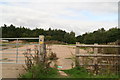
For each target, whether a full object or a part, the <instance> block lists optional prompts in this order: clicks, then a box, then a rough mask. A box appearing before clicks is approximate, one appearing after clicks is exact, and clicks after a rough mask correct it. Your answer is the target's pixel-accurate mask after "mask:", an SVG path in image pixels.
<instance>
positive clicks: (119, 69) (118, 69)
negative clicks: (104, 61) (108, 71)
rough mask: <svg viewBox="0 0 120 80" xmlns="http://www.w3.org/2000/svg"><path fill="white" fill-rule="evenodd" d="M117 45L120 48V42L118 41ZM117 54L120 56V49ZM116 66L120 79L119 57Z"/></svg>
mask: <svg viewBox="0 0 120 80" xmlns="http://www.w3.org/2000/svg"><path fill="white" fill-rule="evenodd" d="M117 45H118V46H120V40H117ZM117 54H118V55H120V48H118V50H117ZM116 66H117V75H119V77H120V58H119V57H117V63H116Z"/></svg>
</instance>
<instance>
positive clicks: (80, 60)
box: [75, 42, 120, 74]
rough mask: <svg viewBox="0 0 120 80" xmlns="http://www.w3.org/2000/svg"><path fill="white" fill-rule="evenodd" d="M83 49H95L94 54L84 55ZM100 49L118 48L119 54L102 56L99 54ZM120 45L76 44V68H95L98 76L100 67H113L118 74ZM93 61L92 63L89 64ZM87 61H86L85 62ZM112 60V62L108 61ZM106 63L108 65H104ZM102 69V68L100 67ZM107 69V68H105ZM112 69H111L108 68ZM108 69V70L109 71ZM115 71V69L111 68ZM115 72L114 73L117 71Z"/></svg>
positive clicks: (119, 68)
mask: <svg viewBox="0 0 120 80" xmlns="http://www.w3.org/2000/svg"><path fill="white" fill-rule="evenodd" d="M83 47H85V48H86V47H89V48H93V53H92V54H90V53H89V54H88V53H87V54H83V53H81V52H80V48H83ZM98 48H109V49H111V48H116V49H117V53H116V54H101V53H98ZM119 50H120V45H98V44H94V45H83V44H80V43H78V42H77V43H76V54H75V56H76V66H93V68H94V69H95V70H96V73H95V74H97V73H98V72H100V71H98V66H111V67H115V66H116V67H115V68H116V69H115V70H116V73H117V74H118V72H119V71H120V62H119V61H120V52H119ZM90 59H91V62H89V61H90ZM110 59H111V60H110ZM85 60H86V61H85ZM108 60H110V61H108ZM104 62H106V63H104ZM100 68H102V67H100ZM103 68H105V67H103ZM108 68H109V69H110V67H108ZM108 68H107V69H108ZM111 69H113V68H111ZM115 70H114V71H115Z"/></svg>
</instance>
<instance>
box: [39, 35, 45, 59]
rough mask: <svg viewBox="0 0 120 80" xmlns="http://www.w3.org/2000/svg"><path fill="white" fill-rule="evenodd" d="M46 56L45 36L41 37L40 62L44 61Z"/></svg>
mask: <svg viewBox="0 0 120 80" xmlns="http://www.w3.org/2000/svg"><path fill="white" fill-rule="evenodd" d="M44 54H45V50H44V36H43V35H39V55H40V60H41V61H44Z"/></svg>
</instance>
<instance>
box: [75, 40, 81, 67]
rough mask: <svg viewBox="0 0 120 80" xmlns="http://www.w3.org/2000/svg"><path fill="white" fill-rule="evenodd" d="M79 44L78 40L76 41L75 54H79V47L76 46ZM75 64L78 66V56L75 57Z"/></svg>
mask: <svg viewBox="0 0 120 80" xmlns="http://www.w3.org/2000/svg"><path fill="white" fill-rule="evenodd" d="M78 44H79V42H76V50H75V54H76V55H77V54H79V47H78V46H77V45H78ZM75 66H76V67H78V66H80V65H79V56H76V58H75Z"/></svg>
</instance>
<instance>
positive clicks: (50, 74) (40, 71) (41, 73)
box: [20, 66, 60, 78]
mask: <svg viewBox="0 0 120 80" xmlns="http://www.w3.org/2000/svg"><path fill="white" fill-rule="evenodd" d="M59 77H60V75H59V73H58V70H57V69H55V68H47V69H44V68H43V67H42V66H33V67H32V68H31V69H30V70H29V71H27V72H26V73H25V74H22V75H21V76H20V78H59Z"/></svg>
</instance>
